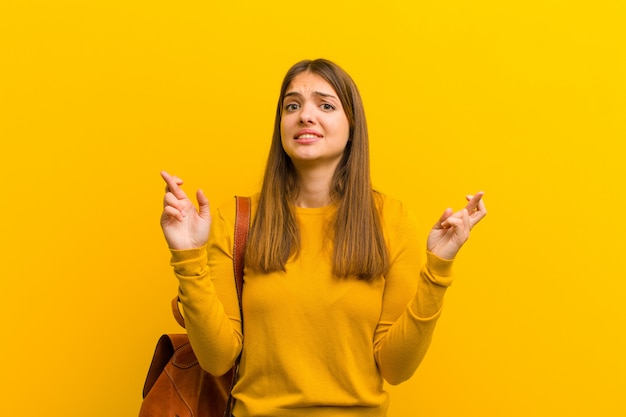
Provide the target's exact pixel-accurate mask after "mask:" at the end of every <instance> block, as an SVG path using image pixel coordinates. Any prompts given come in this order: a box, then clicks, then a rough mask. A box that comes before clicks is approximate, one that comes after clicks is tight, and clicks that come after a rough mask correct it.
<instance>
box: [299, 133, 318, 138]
mask: <svg viewBox="0 0 626 417" xmlns="http://www.w3.org/2000/svg"><path fill="white" fill-rule="evenodd" d="M316 137H317V136H315V135H312V134H310V133H307V134H306V135H300V136H298V139H315V138H316Z"/></svg>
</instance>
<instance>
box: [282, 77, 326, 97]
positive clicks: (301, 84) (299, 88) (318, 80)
mask: <svg viewBox="0 0 626 417" xmlns="http://www.w3.org/2000/svg"><path fill="white" fill-rule="evenodd" d="M290 92H297V93H300V94H303V95H309V94H311V93H314V92H319V93H325V94H332V95H335V96H336V94H337V93H336V91H335V89H334V88H333V87H332V86H331V85H330V83H329V82H328V81H326V80H325V79H323V78H322V77H320V76H319V75H317V74H314V73H312V72H309V71H305V72H302V73H300V74H298V75H296V76H295V77H294V78H293V80H291V82H290V83H289V85H288V86H287V89H286V90H285V94H287V93H290Z"/></svg>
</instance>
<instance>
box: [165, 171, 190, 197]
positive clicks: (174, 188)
mask: <svg viewBox="0 0 626 417" xmlns="http://www.w3.org/2000/svg"><path fill="white" fill-rule="evenodd" d="M161 177H162V178H163V180H164V181H165V183H166V184H167V189H168V190H169V192H170V193H172V194H174V197H176V198H177V199H179V200H182V199H183V198H187V194H185V192H184V191H183V189H182V188H180V186H179V185H178V182H177V181H176V178H175V177H173V176H171V175H170V174H168V173H167V172H165V171H161Z"/></svg>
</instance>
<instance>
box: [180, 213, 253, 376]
mask: <svg viewBox="0 0 626 417" xmlns="http://www.w3.org/2000/svg"><path fill="white" fill-rule="evenodd" d="M233 210H234V208H233ZM233 227H234V224H233V220H232V219H226V218H225V217H224V216H223V215H222V214H221V211H219V210H218V211H217V215H216V216H214V218H213V222H212V224H211V231H210V234H209V240H208V242H207V245H206V246H205V247H203V248H199V249H191V250H181V251H178V250H172V251H171V252H172V259H171V264H172V266H173V268H174V274H175V275H176V277H177V278H178V280H179V298H180V302H181V304H182V306H183V311H184V315H185V326H186V329H187V333H188V335H189V340H190V342H191V345H192V346H193V349H194V352H195V354H196V356H197V358H198V361H199V363H200V366H202V368H203V369H205V370H206V371H207V372H209V373H211V374H213V375H222V374H224V373H226V372H228V370H229V369H230V368H231V367H232V365H233V364H234V362H235V359H236V358H237V356H238V355H239V353H240V352H241V347H242V339H243V337H242V330H241V316H240V312H239V301H238V299H237V290H236V288H235V284H234V271H233V248H232V243H233V237H232V232H231V230H233Z"/></svg>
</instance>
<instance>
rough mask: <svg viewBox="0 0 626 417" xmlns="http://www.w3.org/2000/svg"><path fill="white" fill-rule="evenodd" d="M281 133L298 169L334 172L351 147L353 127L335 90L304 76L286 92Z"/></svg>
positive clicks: (323, 81) (309, 74)
mask: <svg viewBox="0 0 626 417" xmlns="http://www.w3.org/2000/svg"><path fill="white" fill-rule="evenodd" d="M280 133H281V139H282V145H283V149H284V150H285V152H286V153H287V155H289V157H290V158H291V160H292V162H293V163H294V165H295V166H296V167H298V166H305V165H309V166H310V165H311V164H320V165H327V166H329V167H331V168H333V169H334V168H335V167H336V166H337V164H338V163H339V161H340V160H341V157H342V155H343V152H344V150H345V148H346V144H347V143H348V139H349V136H350V125H349V122H348V118H347V117H346V113H345V112H344V109H343V106H342V105H341V101H340V100H339V97H338V96H337V93H336V92H335V90H334V89H333V87H332V86H331V85H330V84H329V83H328V82H327V81H326V80H324V79H323V78H322V77H320V76H319V75H316V74H313V73H311V72H303V73H301V74H299V75H297V76H296V77H295V78H294V79H293V81H292V82H291V83H290V84H289V86H288V87H287V90H286V92H285V96H284V99H283V108H282V117H281V120H280Z"/></svg>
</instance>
